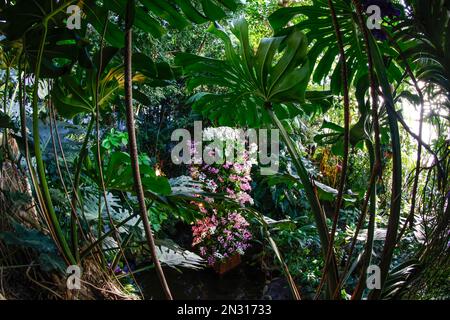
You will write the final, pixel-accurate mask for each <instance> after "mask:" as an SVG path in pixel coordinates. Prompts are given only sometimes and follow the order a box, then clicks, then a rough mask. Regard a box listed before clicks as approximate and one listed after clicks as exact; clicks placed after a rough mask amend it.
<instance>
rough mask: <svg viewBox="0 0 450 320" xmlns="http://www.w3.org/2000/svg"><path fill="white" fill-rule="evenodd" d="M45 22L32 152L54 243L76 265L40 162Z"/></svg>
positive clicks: (37, 75)
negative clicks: (53, 234) (39, 104)
mask: <svg viewBox="0 0 450 320" xmlns="http://www.w3.org/2000/svg"><path fill="white" fill-rule="evenodd" d="M47 31H48V27H47V21H44V22H43V32H42V39H41V43H40V45H39V52H38V57H37V62H36V69H35V79H34V87H33V100H32V101H33V102H32V107H33V137H34V152H35V156H36V167H37V173H38V176H39V180H40V182H41V189H42V193H43V198H44V202H45V207H46V209H47V211H48V214H49V217H50V220H51V225H50V226H49V227H50V228H51V229H53V231H54V233H55V236H56V239H55V240H56V241H57V242H58V245H59V246H60V248H61V250H62V254H63V256H64V258H65V259H66V261H67V262H68V263H70V264H76V259H75V258H74V256H73V254H72V252H71V251H70V247H69V245H68V243H67V241H66V239H65V237H64V234H63V232H62V230H61V226H60V224H59V221H58V217H57V216H56V212H55V208H54V207H53V202H52V198H51V195H50V190H49V188H48V183H47V178H46V175H45V167H44V161H43V160H42V151H41V145H40V143H41V141H40V137H39V108H38V100H39V97H38V87H39V75H40V70H41V61H42V56H43V53H44V48H45V42H46V39H47Z"/></svg>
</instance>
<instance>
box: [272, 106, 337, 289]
mask: <svg viewBox="0 0 450 320" xmlns="http://www.w3.org/2000/svg"><path fill="white" fill-rule="evenodd" d="M265 108H266V110H267V112H268V113H269V115H270V117H271V119H272V122H273V124H274V125H275V126H276V127H277V128H278V130H280V133H281V137H282V139H283V141H284V143H285V144H286V147H287V149H288V151H289V153H290V155H291V158H292V162H293V163H294V166H295V168H296V169H297V174H298V175H299V177H300V180H301V183H302V184H303V188H304V189H305V193H306V196H307V198H308V201H309V203H310V205H311V209H312V211H313V214H314V218H315V222H316V225H317V230H318V232H319V237H320V242H321V245H322V254H323V259H324V260H326V258H327V254H328V250H329V244H330V242H329V236H328V228H327V224H326V221H325V215H324V213H323V210H322V207H321V205H320V202H319V200H318V198H317V196H316V194H315V190H314V187H313V185H312V183H311V181H310V178H309V175H308V172H307V170H306V168H305V166H304V165H303V163H302V161H301V158H300V154H299V152H298V151H297V149H296V147H295V146H294V144H293V142H292V140H291V138H290V137H289V135H288V133H287V132H286V129H285V128H284V126H283V124H282V123H281V121H280V120H279V119H278V117H277V116H276V114H275V113H274V112H273V110H272V105H271V104H270V103H266V105H265ZM330 261H331V262H330V264H331V266H332V267H331V268H329V270H328V273H329V274H328V277H327V279H328V289H329V292H330V295H331V294H333V293H334V292H335V290H336V287H337V283H338V274H337V264H336V258H335V256H334V253H333V252H331V257H330Z"/></svg>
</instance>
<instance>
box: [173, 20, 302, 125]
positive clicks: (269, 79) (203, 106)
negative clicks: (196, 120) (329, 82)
mask: <svg viewBox="0 0 450 320" xmlns="http://www.w3.org/2000/svg"><path fill="white" fill-rule="evenodd" d="M231 31H232V32H233V34H234V35H235V36H236V37H237V38H238V39H239V42H240V46H239V48H238V50H237V51H236V50H235V49H234V48H233V45H232V42H231V39H230V37H229V36H228V35H227V34H226V32H225V31H224V30H223V29H222V28H220V27H218V26H215V27H211V29H210V32H212V33H214V34H215V35H216V36H217V37H218V38H220V39H221V40H222V41H223V42H224V44H225V57H226V60H224V61H223V60H217V59H212V58H203V57H198V56H195V55H192V54H185V53H181V54H179V55H177V57H176V63H177V64H178V65H180V66H183V67H184V71H185V72H186V74H187V75H189V76H190V77H192V78H191V79H190V80H189V81H188V83H187V87H188V88H189V89H191V90H192V89H194V88H196V87H198V86H201V85H205V86H211V85H212V86H215V87H216V88H227V89H228V92H222V93H207V92H202V93H197V94H196V95H194V96H193V97H192V98H191V102H193V104H194V106H193V107H194V110H198V111H200V112H202V114H203V115H204V116H206V117H208V118H210V119H211V120H216V119H217V121H218V123H219V124H220V125H228V126H229V125H234V124H239V125H242V126H245V125H248V126H250V127H259V126H261V125H262V124H263V123H268V122H270V121H271V120H270V116H269V115H268V113H267V111H266V110H265V106H264V104H265V103H273V108H274V110H275V112H276V113H277V115H278V116H279V117H280V118H281V119H286V118H292V117H294V116H295V115H297V114H299V113H300V110H299V109H298V107H297V106H296V105H294V104H293V103H294V102H295V103H298V102H302V101H304V92H305V90H306V86H307V84H308V80H309V73H310V68H309V64H308V61H307V59H306V50H307V42H306V38H305V37H304V35H303V34H302V33H301V32H300V31H296V32H294V33H293V34H292V35H290V36H289V37H277V38H265V39H262V40H261V42H260V44H259V47H258V49H257V51H256V53H253V50H252V48H250V44H249V34H248V25H247V22H246V21H245V20H243V19H239V20H235V21H234V22H233V26H232V28H231ZM276 55H279V58H276ZM229 110H234V112H232V113H230V112H229Z"/></svg>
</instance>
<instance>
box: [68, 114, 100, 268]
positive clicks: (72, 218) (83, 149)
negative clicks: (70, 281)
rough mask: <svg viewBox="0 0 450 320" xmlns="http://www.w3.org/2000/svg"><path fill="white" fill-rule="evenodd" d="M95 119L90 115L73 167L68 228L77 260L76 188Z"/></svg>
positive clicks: (77, 199) (78, 184)
mask: <svg viewBox="0 0 450 320" xmlns="http://www.w3.org/2000/svg"><path fill="white" fill-rule="evenodd" d="M94 122H95V118H94V116H93V115H91V120H90V121H89V124H88V127H87V131H86V136H85V137H84V141H83V145H82V146H81V149H80V153H79V154H78V159H77V164H76V166H75V175H74V178H73V190H72V200H71V202H72V203H71V208H72V212H71V215H70V226H71V237H72V250H73V252H74V254H75V255H76V257H77V260H79V250H78V225H77V223H78V222H77V211H76V209H77V204H79V202H80V201H79V198H78V188H79V187H80V179H81V169H82V167H83V161H84V158H85V157H86V155H87V146H88V144H89V139H90V137H91V134H92V129H93V128H94Z"/></svg>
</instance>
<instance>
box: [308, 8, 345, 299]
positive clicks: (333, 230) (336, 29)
mask: <svg viewBox="0 0 450 320" xmlns="http://www.w3.org/2000/svg"><path fill="white" fill-rule="evenodd" d="M328 7H329V8H330V11H331V18H332V21H333V28H334V33H335V34H336V39H337V42H338V47H339V53H340V62H341V78H342V84H343V87H344V157H343V159H342V171H341V177H340V181H339V189H338V194H337V199H336V204H335V205H336V208H335V211H334V218H333V226H332V228H331V234H330V244H329V246H328V253H327V256H326V260H325V265H324V270H323V274H322V279H321V281H320V284H319V287H318V288H317V292H316V298H318V297H319V295H320V292H321V289H322V286H323V284H324V283H325V279H326V277H327V270H328V267H329V264H330V258H331V252H332V250H334V238H335V236H336V230H337V224H338V221H339V213H340V209H341V206H342V198H343V194H344V188H345V181H346V179H347V169H348V153H349V145H350V96H349V90H348V73H347V72H348V71H347V60H346V57H345V49H344V42H343V40H342V34H341V30H340V26H339V21H338V19H337V16H336V10H335V8H334V4H333V1H332V0H328ZM338 277H339V275H338Z"/></svg>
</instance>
